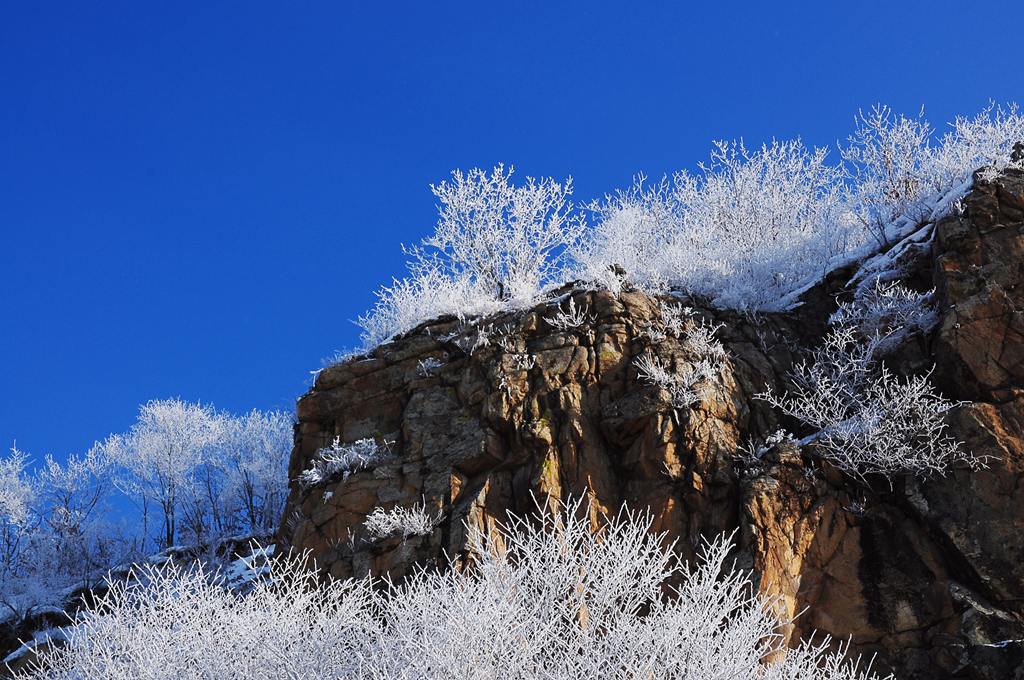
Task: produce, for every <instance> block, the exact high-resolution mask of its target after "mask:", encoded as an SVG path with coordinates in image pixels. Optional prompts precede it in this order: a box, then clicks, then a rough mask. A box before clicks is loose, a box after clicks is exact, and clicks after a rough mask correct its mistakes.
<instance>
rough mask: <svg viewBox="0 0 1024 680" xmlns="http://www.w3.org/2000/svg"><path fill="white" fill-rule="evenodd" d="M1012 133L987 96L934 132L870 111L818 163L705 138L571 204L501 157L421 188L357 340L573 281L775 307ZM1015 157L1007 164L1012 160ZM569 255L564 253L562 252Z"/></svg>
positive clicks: (1006, 152) (953, 185)
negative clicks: (673, 168) (432, 205)
mask: <svg viewBox="0 0 1024 680" xmlns="http://www.w3.org/2000/svg"><path fill="white" fill-rule="evenodd" d="M1017 141H1024V116H1022V115H1021V114H1020V113H1019V111H1018V109H1017V107H1016V105H1014V104H1010V105H1007V106H1005V107H1000V106H996V105H990V106H988V107H987V108H986V109H984V110H983V111H982V112H981V113H980V114H978V115H977V116H974V117H970V118H968V117H960V118H957V119H956V121H955V122H954V123H953V124H952V125H951V129H950V130H948V131H946V132H945V133H944V134H942V135H941V136H938V135H937V134H936V133H935V131H934V129H933V128H932V126H931V125H930V124H929V123H928V122H927V121H926V120H925V119H924V117H923V115H919V116H916V117H907V116H903V115H898V114H895V113H893V112H892V111H891V110H890V109H889V108H888V107H885V106H876V107H874V108H872V109H871V110H870V111H868V112H866V113H865V112H862V113H861V114H859V115H858V117H857V118H856V119H855V129H854V132H853V134H852V135H850V136H849V138H848V140H847V142H846V143H845V144H844V145H842V146H841V147H840V149H839V153H838V154H837V155H836V156H835V157H834V158H835V159H836V160H835V161H834V162H831V163H830V162H829V158H828V154H827V152H826V150H824V149H808V148H806V147H805V146H804V145H803V144H802V143H801V142H800V141H799V140H793V141H772V142H771V143H770V144H766V145H763V146H761V147H760V148H759V149H753V150H752V149H747V148H746V147H745V146H744V145H743V144H742V142H724V141H720V142H716V143H715V145H714V148H713V150H712V153H711V158H710V160H709V161H708V162H707V163H701V164H699V165H698V170H697V171H696V172H693V173H690V172H685V171H684V172H679V173H677V174H675V175H674V176H673V177H672V178H671V179H669V178H666V179H663V180H661V181H660V182H654V183H649V182H647V180H646V178H645V177H644V176H643V175H639V176H638V177H637V179H636V181H635V182H634V184H633V186H632V187H630V188H628V189H626V190H621V191H617V192H614V193H611V194H609V195H607V196H606V197H605V198H604V200H603V201H597V202H594V203H591V204H590V206H589V207H590V209H591V211H592V212H593V214H594V215H595V217H596V226H595V227H594V228H593V229H592V230H589V231H586V230H584V228H583V220H582V219H581V218H580V216H579V215H577V214H575V213H573V212H572V206H571V204H570V203H569V201H568V197H569V194H570V191H571V187H570V185H569V183H568V182H567V183H566V184H564V185H562V184H559V183H556V182H554V181H552V180H547V179H546V180H540V181H534V180H530V179H528V180H527V182H526V184H525V185H524V186H519V187H516V186H513V185H512V184H511V183H510V181H509V180H510V175H511V170H508V171H506V170H505V169H504V167H503V166H498V167H496V168H495V169H494V170H493V171H492V172H490V173H487V172H484V171H481V170H473V171H470V172H469V173H465V174H463V173H459V172H456V173H454V174H453V179H452V181H451V182H445V183H442V184H440V185H437V186H434V187H433V190H434V193H435V194H436V195H437V197H438V198H439V199H440V201H441V204H442V205H441V208H440V220H439V223H438V227H437V231H436V232H435V234H434V236H432V237H430V238H428V239H426V240H425V241H424V242H423V244H422V247H420V248H413V249H411V250H410V251H409V252H410V254H411V256H412V259H411V261H410V263H409V268H410V276H409V277H408V278H405V279H401V280H395V281H394V282H393V284H392V285H391V286H387V287H385V288H383V289H381V291H379V292H378V302H377V304H376V306H375V307H374V309H373V310H372V311H371V312H370V313H369V314H367V315H366V316H364V317H363V318H361V319H360V325H361V326H362V327H363V329H364V334H363V340H364V342H365V343H366V345H367V346H373V345H376V344H378V343H380V342H383V341H385V340H387V339H389V338H391V337H393V336H394V335H395V334H396V333H399V332H402V331H405V330H408V329H410V328H412V327H414V326H416V325H417V324H418V323H420V322H422V321H424V320H426V319H429V318H432V317H436V316H440V315H443V314H454V315H463V316H473V315H479V314H487V313H490V312H494V311H497V310H499V309H508V308H510V307H514V306H517V305H522V304H523V303H524V302H527V301H529V300H532V299H533V298H534V297H535V296H536V295H537V293H538V291H539V290H540V289H541V288H542V287H543V286H545V285H547V284H549V283H554V282H562V281H564V279H565V278H567V277H568V276H569V275H570V272H571V276H574V277H578V278H582V279H584V280H586V281H588V282H590V283H593V284H595V285H598V286H601V287H603V288H607V289H609V290H611V291H613V292H615V293H618V292H620V291H621V290H622V288H623V286H625V285H631V286H635V287H638V288H640V289H642V290H646V291H648V292H655V293H656V292H664V291H666V290H670V289H678V290H685V291H688V292H690V293H695V294H699V295H704V296H707V297H709V298H711V299H712V300H713V301H714V302H715V304H717V305H720V306H722V307H729V308H736V309H742V310H780V309H786V308H788V307H790V306H791V305H792V304H794V302H795V300H796V297H797V295H798V294H799V292H800V291H801V290H803V289H805V288H806V287H807V286H808V285H811V284H813V283H814V282H816V281H817V280H819V279H820V278H821V277H822V276H823V275H824V274H825V273H827V272H828V271H829V270H830V269H832V268H834V267H835V266H837V265H839V264H841V263H845V262H849V261H852V260H854V259H857V258H860V257H864V256H867V255H869V254H870V253H871V252H872V251H873V250H877V249H879V248H884V247H888V246H889V245H891V244H892V243H894V242H896V240H897V239H900V238H903V237H904V236H906V235H908V234H909V233H910V232H911V231H912V230H913V229H915V228H917V227H919V226H921V225H922V224H924V223H927V222H929V221H933V220H935V219H937V218H939V217H941V216H942V215H944V214H946V213H947V212H948V211H949V210H950V209H951V208H952V207H953V206H954V205H955V203H956V201H957V200H958V199H959V198H960V197H961V196H962V195H963V194H964V193H965V192H966V191H967V190H968V189H969V188H970V181H971V175H972V172H973V171H974V170H976V169H978V168H979V167H982V166H988V168H989V169H988V173H989V175H991V174H992V173H996V174H997V173H998V172H1001V171H1002V170H1003V169H1005V168H1006V167H1008V166H1009V165H1012V164H1014V161H1012V159H1011V155H1012V148H1013V144H1014V142H1017ZM1016 164H1017V165H1020V163H1019V162H1017V163H1016ZM568 255H571V258H572V260H573V261H572V262H569V261H568V259H569V258H568V257H567V256H568Z"/></svg>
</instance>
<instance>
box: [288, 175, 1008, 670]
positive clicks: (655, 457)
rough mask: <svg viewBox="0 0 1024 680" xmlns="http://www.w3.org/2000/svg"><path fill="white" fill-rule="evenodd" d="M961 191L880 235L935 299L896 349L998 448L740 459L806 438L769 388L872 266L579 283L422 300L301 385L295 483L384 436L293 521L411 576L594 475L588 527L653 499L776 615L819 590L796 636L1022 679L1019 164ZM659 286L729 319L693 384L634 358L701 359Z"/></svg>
mask: <svg viewBox="0 0 1024 680" xmlns="http://www.w3.org/2000/svg"><path fill="white" fill-rule="evenodd" d="M961 207H962V210H958V211H955V214H953V215H952V216H950V217H947V218H945V219H943V220H941V221H939V222H937V223H935V224H931V225H924V226H923V227H922V228H921V229H920V230H918V231H917V232H915V234H914V235H913V236H911V237H910V238H908V239H907V240H905V241H904V242H902V243H900V244H897V245H896V246H894V247H893V248H892V249H891V250H890V251H889V253H888V262H889V263H890V265H891V266H892V267H895V268H897V269H898V270H899V272H900V277H901V278H902V280H903V281H904V283H905V284H906V285H908V286H911V287H913V288H915V289H917V290H921V291H923V290H928V289H931V288H934V289H935V293H934V296H933V299H934V305H935V309H936V310H937V312H938V316H939V320H938V324H937V325H936V326H935V327H934V329H933V330H931V331H929V332H927V333H918V334H913V335H911V336H910V337H909V338H908V339H907V340H906V342H905V343H904V344H903V345H902V346H901V347H900V348H899V349H898V350H897V351H896V352H895V353H893V354H892V355H890V356H889V357H887V360H886V363H887V365H888V366H889V368H890V369H892V370H893V371H895V372H896V373H897V374H903V375H920V374H923V373H927V371H929V370H930V369H932V367H933V365H934V372H933V373H932V374H931V380H932V382H933V383H934V384H935V385H936V386H937V387H938V388H939V389H940V390H941V392H942V393H943V395H944V396H946V397H948V398H950V399H955V400H962V401H963V402H964V403H963V404H962V405H960V406H959V407H958V408H956V409H954V410H953V411H952V412H951V413H950V415H949V416H948V423H949V429H948V430H947V433H948V434H949V435H950V436H952V437H954V438H956V439H958V440H961V441H963V442H964V443H965V445H966V448H968V449H969V450H971V451H973V452H974V453H975V454H976V455H978V456H987V458H986V461H987V467H986V468H985V469H982V470H977V471H976V470H971V469H967V468H956V467H955V468H954V469H952V470H949V471H947V473H946V474H945V475H944V476H931V477H923V476H920V475H902V476H895V477H893V478H892V479H891V480H886V479H882V478H879V479H875V478H872V477H870V476H869V477H868V478H867V479H866V480H862V479H854V478H852V477H850V476H848V475H845V474H843V473H841V472H840V471H839V470H837V469H835V468H833V467H832V466H830V465H829V464H828V463H827V462H825V461H823V460H822V458H821V456H820V455H818V454H817V453H816V451H815V450H814V448H813V446H804V447H801V446H800V445H798V444H797V443H796V442H794V441H793V440H787V441H780V442H777V443H775V444H774V445H769V446H766V447H762V449H761V452H760V453H759V454H758V455H752V454H751V455H743V454H742V452H741V450H742V449H743V447H745V446H746V445H747V444H748V442H751V441H757V440H763V439H764V438H766V437H768V436H769V435H770V434H771V433H772V432H774V431H775V430H776V428H778V427H779V426H780V425H781V426H784V427H786V428H788V429H789V430H790V431H793V432H797V433H798V434H806V433H807V428H806V427H802V426H801V425H800V424H799V423H797V422H794V421H790V420H787V419H784V418H782V416H781V414H780V413H779V412H778V411H777V410H776V409H774V408H772V407H771V406H770V405H769V404H768V403H767V402H765V401H763V400H759V399H757V398H755V395H757V394H759V393H762V392H764V390H765V389H767V388H771V389H772V390H773V391H775V392H776V393H781V392H785V391H786V390H787V388H788V387H789V385H788V380H789V378H788V375H789V371H790V369H791V368H792V366H793V364H794V362H796V361H799V360H801V359H803V358H806V356H808V352H809V351H810V350H811V349H813V348H814V347H816V346H818V345H819V344H820V341H821V337H822V335H823V334H824V332H825V329H826V324H827V321H828V318H829V316H830V315H831V314H832V312H833V311H834V310H835V308H836V305H837V304H838V302H839V301H842V300H843V299H845V297H848V296H849V295H850V294H851V288H852V284H850V281H851V280H853V279H855V278H856V277H857V275H858V273H859V269H858V265H851V266H848V267H846V268H844V269H841V270H837V271H834V272H832V273H831V274H829V275H828V276H827V277H826V278H825V280H823V281H822V282H821V283H820V284H819V285H817V286H816V287H814V288H813V289H811V290H809V291H807V292H806V293H805V295H804V296H803V303H802V304H801V305H800V306H799V307H797V308H796V309H795V311H792V312H788V313H778V314H757V315H741V314H737V313H734V312H725V311H722V310H717V309H712V308H710V307H709V306H708V305H707V304H704V303H702V301H701V300H699V299H687V298H679V297H674V298H672V299H667V298H666V299H655V298H652V297H649V296H647V295H645V294H642V293H639V292H629V291H627V292H623V293H621V294H619V295H613V294H612V293H610V292H607V291H592V290H585V289H582V288H578V287H575V286H567V287H566V288H564V289H562V290H560V291H557V292H556V294H555V295H554V296H553V299H552V301H551V302H549V303H546V304H541V305H538V306H537V307H535V308H533V309H530V310H526V311H523V312H519V313H507V314H502V315H498V316H495V317H492V318H488V319H485V320H478V321H476V322H474V323H468V322H464V321H460V320H458V319H453V318H448V319H439V320H435V321H432V322H430V323H427V324H424V325H422V326H420V327H419V328H417V329H415V330H414V331H412V332H410V333H407V334H406V335H404V336H403V337H400V338H398V339H397V340H395V341H393V342H390V343H388V344H385V345H382V346H380V347H378V348H376V349H375V350H374V351H373V352H372V353H370V354H369V355H366V356H363V357H356V358H353V359H351V360H349V361H346V362H344V363H342V364H339V365H335V366H332V367H330V368H327V369H325V370H324V371H323V372H321V373H320V374H319V376H318V377H317V379H316V382H315V385H314V386H313V388H312V389H311V390H310V391H309V392H308V393H307V394H306V395H304V396H303V397H302V398H301V399H300V400H299V403H298V421H299V423H298V426H297V434H296V445H295V449H294V452H293V455H292V459H291V464H290V471H289V474H290V477H291V479H293V480H297V479H298V478H299V476H300V475H301V473H302V472H303V471H304V470H306V469H308V468H310V466H311V465H312V464H313V462H314V461H315V460H316V458H317V456H318V455H319V453H318V452H319V451H320V450H321V449H323V448H324V447H326V446H329V445H330V444H331V443H332V442H333V441H334V440H335V438H338V441H339V442H342V443H345V442H355V441H357V440H360V439H373V440H375V442H377V444H378V445H379V446H380V447H381V448H382V450H384V449H386V455H385V456H383V457H382V458H381V460H380V461H379V464H376V465H374V466H371V467H367V468H365V469H360V470H356V471H353V472H351V473H350V474H349V473H346V474H339V475H335V476H334V477H329V478H327V479H326V480H320V481H319V482H318V483H315V484H300V483H298V482H297V481H295V482H293V484H292V491H291V496H290V499H289V503H288V508H287V510H286V514H285V519H284V521H283V522H282V528H281V530H280V536H279V542H280V543H281V544H282V545H284V546H290V547H293V548H296V549H299V550H309V551H311V553H312V556H313V557H314V558H315V559H316V560H317V563H318V564H319V565H320V566H321V567H323V568H324V569H326V570H328V571H329V572H330V573H331V574H332V575H334V576H340V577H344V576H351V575H360V574H365V573H367V572H369V573H373V574H381V573H384V572H390V573H391V574H392V575H393V576H395V577H401V575H402V574H403V573H408V571H409V569H411V568H413V566H414V565H417V564H419V565H424V564H425V565H444V564H447V557H446V555H448V556H454V557H456V558H457V557H458V556H460V555H462V554H463V550H464V546H465V543H466V527H467V526H472V527H477V528H479V529H481V530H483V531H489V530H491V529H493V527H494V525H495V524H496V523H500V522H502V521H503V519H504V518H505V517H506V514H507V513H508V512H515V513H524V512H530V511H532V510H533V509H534V507H535V505H534V504H535V502H537V501H536V500H535V499H541V502H543V499H545V498H547V497H548V496H550V497H553V498H556V499H564V498H568V497H574V496H579V495H581V494H586V495H587V496H588V497H589V498H590V499H591V501H592V504H591V507H592V512H593V513H594V514H595V517H594V521H595V523H596V522H597V521H598V517H597V515H598V514H599V513H600V512H602V511H607V512H614V511H615V510H616V509H617V508H618V507H620V506H621V505H622V504H624V503H625V504H628V505H629V506H630V507H632V508H649V509H650V511H651V512H652V513H653V515H654V517H655V525H656V528H657V529H659V530H663V531H666V532H668V534H669V535H670V536H671V537H673V538H678V539H680V543H681V545H683V546H694V545H696V543H697V542H698V540H699V539H700V538H701V537H702V536H710V535H713V534H717V533H719V532H723V531H725V532H731V531H737V536H738V539H737V540H738V542H739V550H738V556H737V557H738V560H739V564H740V565H741V566H745V567H748V568H751V569H753V570H754V572H755V573H756V575H757V579H758V583H759V585H760V588H761V589H762V591H764V592H765V593H769V594H771V595H775V596H778V597H779V601H780V605H781V606H782V607H783V609H784V613H785V614H789V615H795V614H798V613H800V612H802V611H804V610H805V609H806V610H807V611H806V613H804V614H802V615H801V616H798V617H797V618H796V619H795V622H794V624H793V625H792V626H790V630H787V631H785V633H786V634H787V635H791V636H794V638H795V637H797V636H807V635H809V634H810V632H811V631H818V632H819V634H823V633H827V634H830V635H832V636H833V637H834V638H836V639H840V640H845V639H847V638H849V639H851V640H852V650H853V651H854V652H855V653H862V654H867V655H872V654H877V655H878V657H877V660H876V662H875V667H876V669H879V670H889V669H892V670H894V671H896V673H897V675H898V677H901V678H951V677H964V678H992V679H994V678H1011V677H1018V678H1021V677H1024V643H1022V642H1021V640H1024V485H1022V483H1021V482H1022V472H1024V391H1022V390H1024V316H1022V310H1024V286H1022V285H1021V284H1024V173H1022V172H1021V171H1015V170H1008V171H1006V172H1005V173H1003V174H1002V175H1001V176H999V177H997V178H995V179H991V180H985V179H982V178H981V176H980V175H979V176H976V181H975V187H974V189H973V190H972V191H971V192H970V193H969V195H968V196H967V197H966V198H965V199H964V200H963V201H962V204H961ZM570 304H571V305H572V307H571V309H572V310H573V311H574V312H576V316H575V317H574V318H572V319H566V317H565V311H566V310H567V309H568V308H569V307H568V305H570ZM667 304H671V305H684V306H685V307H687V308H688V309H687V313H686V315H685V318H684V319H683V320H682V321H681V322H680V323H683V324H684V325H687V324H688V325H689V326H688V327H690V328H704V329H709V328H716V327H717V330H716V333H715V334H716V336H717V338H718V340H719V341H720V342H721V344H722V345H723V346H724V349H725V358H724V360H723V365H722V367H721V370H720V371H719V372H718V374H717V375H716V377H715V379H714V380H713V381H710V382H709V386H708V387H707V388H706V389H702V390H700V391H699V392H697V393H696V395H695V401H693V403H689V402H687V403H685V404H682V405H681V404H680V403H679V402H678V401H677V400H676V395H673V394H672V392H671V390H667V389H665V388H664V386H659V385H656V384H652V382H651V381H650V380H643V379H641V377H640V375H639V374H638V368H637V362H638V360H640V359H642V358H643V357H655V358H656V361H657V362H658V363H659V365H662V366H666V367H670V368H672V369H673V370H674V371H676V372H679V371H682V372H684V373H685V372H686V370H687V367H688V366H695V365H697V364H698V363H699V361H700V360H701V357H700V356H698V355H697V354H695V350H694V347H693V343H692V342H688V341H686V340H685V339H684V336H685V334H683V333H680V332H678V331H679V328H678V327H676V328H673V326H672V324H666V319H665V316H664V314H665V312H664V309H663V307H664V306H665V305H667ZM422 504H425V506H426V509H427V510H428V511H430V512H431V513H438V515H439V517H440V519H439V521H438V522H437V524H436V526H435V527H434V529H433V531H431V532H430V533H427V534H422V535H412V536H408V537H404V538H403V537H401V536H394V537H390V538H384V539H377V538H374V537H373V536H370V535H369V534H368V533H367V531H366V528H365V526H364V522H365V520H366V518H367V516H368V514H369V513H370V512H371V511H372V510H373V509H374V508H376V507H384V508H392V507H396V506H401V507H411V506H415V505H422Z"/></svg>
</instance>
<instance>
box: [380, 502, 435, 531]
mask: <svg viewBox="0 0 1024 680" xmlns="http://www.w3.org/2000/svg"><path fill="white" fill-rule="evenodd" d="M437 522H438V517H436V516H431V515H430V514H429V513H428V512H427V509H426V507H425V506H423V505H417V506H413V507H411V508H403V507H394V508H392V509H391V510H384V509H383V508H379V507H378V508H374V509H373V512H371V513H370V514H369V515H368V516H367V518H366V531H367V533H369V534H370V536H372V537H373V538H376V539H381V538H387V537H389V536H396V535H397V536H401V537H402V538H409V537H410V536H422V535H424V534H429V533H430V532H431V531H433V530H434V527H435V526H437Z"/></svg>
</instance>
